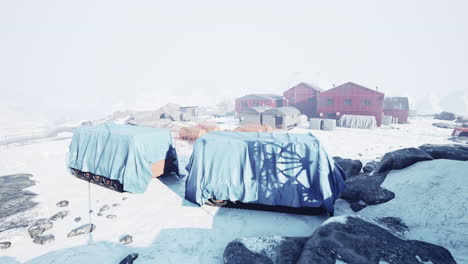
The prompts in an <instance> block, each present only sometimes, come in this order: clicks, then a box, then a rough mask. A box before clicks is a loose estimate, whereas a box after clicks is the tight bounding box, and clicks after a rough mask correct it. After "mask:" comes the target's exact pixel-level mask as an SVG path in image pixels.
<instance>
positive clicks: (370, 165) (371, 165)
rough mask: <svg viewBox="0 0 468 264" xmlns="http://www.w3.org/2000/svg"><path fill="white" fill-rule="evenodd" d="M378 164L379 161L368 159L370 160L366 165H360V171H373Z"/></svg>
mask: <svg viewBox="0 0 468 264" xmlns="http://www.w3.org/2000/svg"><path fill="white" fill-rule="evenodd" d="M378 164H379V162H377V161H370V162H368V163H366V165H365V166H364V167H362V171H363V172H364V173H370V172H373V171H374V170H375V169H376V168H377V165H378Z"/></svg>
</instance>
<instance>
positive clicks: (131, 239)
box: [119, 235, 133, 245]
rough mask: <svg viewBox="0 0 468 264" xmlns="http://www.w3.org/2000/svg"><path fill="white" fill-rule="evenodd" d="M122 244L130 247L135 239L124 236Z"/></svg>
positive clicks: (121, 240)
mask: <svg viewBox="0 0 468 264" xmlns="http://www.w3.org/2000/svg"><path fill="white" fill-rule="evenodd" d="M119 242H120V244H124V245H128V244H130V243H132V242H133V237H132V236H131V235H124V236H122V237H121V238H120V239H119Z"/></svg>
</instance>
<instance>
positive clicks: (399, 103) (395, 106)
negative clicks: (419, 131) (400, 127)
mask: <svg viewBox="0 0 468 264" xmlns="http://www.w3.org/2000/svg"><path fill="white" fill-rule="evenodd" d="M384 115H388V116H392V117H394V118H397V120H398V123H403V124H404V123H408V116H409V104H408V97H386V98H385V101H384Z"/></svg>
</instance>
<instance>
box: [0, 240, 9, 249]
mask: <svg viewBox="0 0 468 264" xmlns="http://www.w3.org/2000/svg"><path fill="white" fill-rule="evenodd" d="M9 247H11V242H9V241H6V242H0V249H7V248H9Z"/></svg>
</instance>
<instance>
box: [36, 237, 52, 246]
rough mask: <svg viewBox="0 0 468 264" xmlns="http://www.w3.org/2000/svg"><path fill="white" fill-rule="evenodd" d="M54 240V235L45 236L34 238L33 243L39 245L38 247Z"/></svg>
mask: <svg viewBox="0 0 468 264" xmlns="http://www.w3.org/2000/svg"><path fill="white" fill-rule="evenodd" d="M54 240H55V236H54V235H46V236H37V237H35V238H34V240H33V242H34V243H36V244H40V245H45V244H48V243H50V242H52V241H54Z"/></svg>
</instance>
